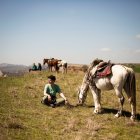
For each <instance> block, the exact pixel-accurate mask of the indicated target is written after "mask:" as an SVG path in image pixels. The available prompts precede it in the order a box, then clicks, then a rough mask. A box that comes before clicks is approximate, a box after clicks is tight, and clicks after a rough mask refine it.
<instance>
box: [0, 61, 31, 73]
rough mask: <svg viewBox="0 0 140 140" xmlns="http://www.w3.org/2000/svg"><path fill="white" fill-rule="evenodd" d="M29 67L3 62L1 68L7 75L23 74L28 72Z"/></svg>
mask: <svg viewBox="0 0 140 140" xmlns="http://www.w3.org/2000/svg"><path fill="white" fill-rule="evenodd" d="M28 69H29V67H28V66H25V65H15V64H7V63H1V64H0V70H1V71H2V72H3V73H4V74H7V75H22V74H24V73H26V72H28Z"/></svg>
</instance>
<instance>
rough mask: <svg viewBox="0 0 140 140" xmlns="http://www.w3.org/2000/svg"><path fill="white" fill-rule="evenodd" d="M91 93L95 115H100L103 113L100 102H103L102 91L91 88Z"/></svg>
mask: <svg viewBox="0 0 140 140" xmlns="http://www.w3.org/2000/svg"><path fill="white" fill-rule="evenodd" d="M91 92H92V95H93V99H94V105H95V108H94V113H95V114H99V113H101V112H102V108H101V103H100V101H101V90H99V89H97V88H96V87H95V88H92V87H91Z"/></svg>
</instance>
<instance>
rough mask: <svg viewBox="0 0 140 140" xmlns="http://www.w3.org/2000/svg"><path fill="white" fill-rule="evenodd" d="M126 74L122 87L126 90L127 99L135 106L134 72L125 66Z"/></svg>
mask: <svg viewBox="0 0 140 140" xmlns="http://www.w3.org/2000/svg"><path fill="white" fill-rule="evenodd" d="M126 69H127V71H128V76H127V79H126V82H125V85H124V89H125V91H126V92H127V95H128V97H129V101H130V102H131V103H132V104H133V105H134V107H135V108H136V78H135V73H134V71H133V70H132V69H131V68H127V67H126Z"/></svg>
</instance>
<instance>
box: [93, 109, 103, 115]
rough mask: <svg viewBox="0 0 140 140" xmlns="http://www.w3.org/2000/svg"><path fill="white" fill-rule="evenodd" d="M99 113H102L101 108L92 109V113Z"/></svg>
mask: <svg viewBox="0 0 140 140" xmlns="http://www.w3.org/2000/svg"><path fill="white" fill-rule="evenodd" d="M101 113H102V111H101V110H97V109H95V110H94V114H101Z"/></svg>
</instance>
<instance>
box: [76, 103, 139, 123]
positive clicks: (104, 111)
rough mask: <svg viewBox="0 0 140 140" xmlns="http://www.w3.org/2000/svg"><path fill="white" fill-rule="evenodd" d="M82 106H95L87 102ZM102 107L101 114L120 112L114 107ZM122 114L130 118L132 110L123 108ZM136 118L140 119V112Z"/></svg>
mask: <svg viewBox="0 0 140 140" xmlns="http://www.w3.org/2000/svg"><path fill="white" fill-rule="evenodd" d="M75 107H78V106H75ZM81 107H87V108H94V106H93V105H86V104H85V105H82V106H81ZM102 109H103V112H102V113H101V114H112V113H113V114H114V115H115V114H116V113H117V112H118V110H117V109H113V108H102ZM122 116H125V117H129V118H130V116H131V112H128V111H125V110H123V114H122ZM136 118H137V120H139V121H140V114H137V115H136Z"/></svg>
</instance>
